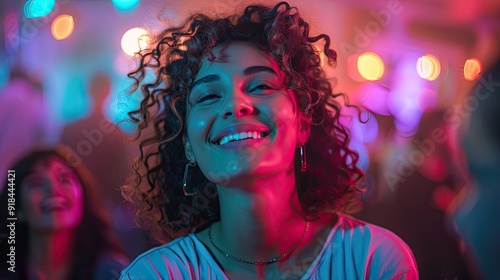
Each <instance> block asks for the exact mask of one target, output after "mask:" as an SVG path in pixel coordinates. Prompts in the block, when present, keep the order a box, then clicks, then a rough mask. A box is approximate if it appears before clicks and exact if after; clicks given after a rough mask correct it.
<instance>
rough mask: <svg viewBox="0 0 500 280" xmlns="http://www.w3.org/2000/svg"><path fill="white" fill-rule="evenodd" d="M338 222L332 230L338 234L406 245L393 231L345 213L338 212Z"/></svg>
mask: <svg viewBox="0 0 500 280" xmlns="http://www.w3.org/2000/svg"><path fill="white" fill-rule="evenodd" d="M338 217H339V219H338V222H337V223H336V225H335V227H334V231H335V232H336V233H338V234H343V235H348V236H351V237H355V238H356V239H363V240H370V241H371V242H374V241H379V242H386V243H393V244H395V245H401V246H403V247H408V245H406V243H405V242H404V241H403V240H402V239H401V238H400V237H399V236H398V235H396V234H395V233H394V232H392V231H390V230H388V229H386V228H383V227H381V226H378V225H375V224H372V223H370V222H366V221H363V220H360V219H357V218H355V217H352V216H350V215H347V214H338Z"/></svg>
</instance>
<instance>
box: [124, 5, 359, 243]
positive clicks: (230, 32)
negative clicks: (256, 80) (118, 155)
mask: <svg viewBox="0 0 500 280" xmlns="http://www.w3.org/2000/svg"><path fill="white" fill-rule="evenodd" d="M234 41H245V42H248V43H251V44H254V45H255V46H256V47H258V48H259V49H262V50H266V51H267V52H269V53H270V55H271V56H272V57H273V59H275V60H276V61H277V62H278V64H279V67H280V68H281V70H282V71H283V72H284V73H285V74H286V78H285V81H284V84H285V86H286V87H288V88H289V89H291V90H292V91H293V92H294V94H295V97H296V100H298V104H299V107H300V110H302V111H303V112H304V113H305V115H306V116H307V117H308V118H309V120H310V125H311V135H310V138H309V140H308V142H307V143H306V144H305V148H306V151H307V153H308V155H310V156H309V157H308V162H307V164H308V170H307V171H306V172H305V173H300V172H296V175H295V176H296V179H297V193H298V195H299V198H300V202H301V206H302V211H303V216H304V219H308V220H311V219H315V218H317V217H318V214H320V213H331V214H333V213H336V212H337V211H345V210H346V209H349V208H350V207H351V206H352V205H353V203H357V202H356V200H355V199H354V194H355V191H356V190H357V189H356V187H355V186H356V183H357V182H358V181H359V180H361V179H362V178H363V172H362V170H361V169H360V168H359V167H357V162H358V154H357V153H356V152H354V151H353V150H351V149H349V147H348V142H349V136H350V134H349V131H348V129H347V128H346V127H344V126H342V125H341V124H340V122H339V116H340V113H341V108H342V106H343V104H344V103H345V104H347V106H351V105H349V104H348V101H347V97H346V96H345V95H344V94H334V93H333V85H332V82H330V81H329V80H328V79H327V78H326V75H325V73H324V70H323V64H322V57H321V56H322V55H323V56H324V58H325V60H327V62H328V63H329V64H330V65H332V66H335V63H336V59H337V53H336V52H335V51H334V50H333V49H331V48H330V37H329V36H327V35H325V34H320V35H317V36H310V35H309V24H308V23H307V22H306V21H304V19H303V18H302V17H301V16H300V15H299V13H298V11H297V9H296V8H295V7H291V6H290V5H289V4H288V3H286V2H280V3H278V4H277V5H275V6H274V7H272V8H271V7H265V6H261V5H252V6H248V7H246V8H245V10H244V12H243V14H242V15H240V16H229V17H223V18H211V17H209V16H207V15H205V14H194V15H191V16H190V17H189V18H188V19H187V20H186V21H185V22H184V23H183V24H182V25H181V26H179V27H170V28H167V29H165V30H163V31H162V32H160V33H159V34H158V35H157V36H156V37H155V38H153V39H152V42H151V44H150V46H152V47H150V48H148V49H146V50H143V51H141V52H139V53H138V54H137V55H138V56H139V58H140V64H139V67H138V69H136V70H135V71H133V72H132V73H130V74H129V75H128V76H129V77H130V78H133V79H134V81H135V82H134V87H133V89H132V91H135V90H137V89H140V90H141V92H142V95H143V100H142V102H141V103H140V108H139V109H137V110H135V111H132V112H130V113H129V116H130V118H131V121H133V122H134V123H135V124H136V125H137V127H138V135H137V139H139V138H141V139H142V140H141V142H140V157H139V158H138V160H136V161H135V163H134V170H135V174H136V176H135V180H134V182H133V183H132V184H129V185H127V186H123V188H122V194H123V196H124V198H125V199H126V200H128V201H130V202H132V203H133V204H134V205H135V206H136V222H138V224H139V226H142V227H143V228H146V229H148V230H149V231H150V234H151V235H152V237H153V238H155V239H157V240H158V241H161V242H167V241H169V240H171V239H173V238H175V237H178V236H180V235H184V234H186V233H188V232H189V231H191V230H193V229H195V228H199V227H202V226H204V225H207V224H210V223H211V222H213V221H216V220H218V219H219V202H218V197H217V195H216V187H215V185H214V184H213V183H212V182H210V181H208V179H207V178H206V177H205V176H204V175H203V174H202V173H201V171H200V169H199V168H198V167H195V168H192V169H194V170H193V171H191V169H190V175H189V179H190V182H189V185H190V186H193V188H194V191H196V192H197V193H198V194H199V195H196V196H195V197H186V196H184V195H183V193H182V180H183V175H184V174H183V172H184V166H185V165H186V164H187V159H186V158H185V150H184V145H183V142H182V135H183V134H184V133H186V125H185V124H184V120H185V116H186V98H187V96H188V94H189V91H190V85H191V83H192V82H193V81H194V78H195V77H196V75H197V73H198V71H199V69H200V67H201V60H202V59H203V58H208V59H209V60H210V61H213V60H214V59H215V55H214V53H213V52H212V51H211V50H212V48H214V47H215V46H218V45H221V44H228V43H231V42H234ZM321 42H322V44H321V45H322V50H320V49H319V48H318V47H317V46H316V45H317V44H320V43H321ZM151 72H152V73H154V77H155V80H154V81H150V82H147V81H146V80H147V79H146V75H147V73H151ZM299 164H300V162H299V158H298V157H297V156H296V157H295V166H296V170H297V166H299ZM299 173H300V174H299ZM214 193H215V195H213V194H214Z"/></svg>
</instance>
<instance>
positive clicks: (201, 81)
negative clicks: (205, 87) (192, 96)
mask: <svg viewBox="0 0 500 280" xmlns="http://www.w3.org/2000/svg"><path fill="white" fill-rule="evenodd" d="M217 81H220V76H219V75H215V74H212V75H207V76H205V77H203V78H200V79H198V80H196V81H195V82H194V83H193V84H192V85H191V87H190V88H189V89H190V90H191V89H192V88H194V87H196V86H198V85H200V84H204V83H211V82H217Z"/></svg>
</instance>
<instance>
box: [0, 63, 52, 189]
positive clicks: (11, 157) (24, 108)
mask: <svg viewBox="0 0 500 280" xmlns="http://www.w3.org/2000/svg"><path fill="white" fill-rule="evenodd" d="M0 134H1V136H0V158H1V160H0V180H1V182H4V178H5V176H6V174H7V168H8V167H9V166H11V165H12V164H13V163H14V162H15V161H16V160H17V159H18V158H19V156H21V155H23V154H24V153H26V152H27V151H28V150H30V149H32V148H33V147H34V146H37V145H44V146H50V145H54V146H55V145H56V143H57V141H58V138H59V132H58V128H57V125H56V123H55V121H54V118H52V117H51V115H50V114H49V110H48V107H47V103H46V102H45V98H44V93H43V88H42V84H41V82H40V81H38V80H37V79H36V78H35V77H32V76H29V75H28V74H27V73H25V72H24V71H21V70H13V71H11V73H10V80H9V81H8V83H7V85H6V86H5V87H4V88H2V89H0ZM0 185H3V184H0ZM1 190H2V189H0V191H1Z"/></svg>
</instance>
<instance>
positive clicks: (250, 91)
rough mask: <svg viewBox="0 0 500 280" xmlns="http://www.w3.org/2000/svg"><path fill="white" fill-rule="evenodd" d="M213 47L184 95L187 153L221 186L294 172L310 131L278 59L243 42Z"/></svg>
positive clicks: (207, 175) (206, 174)
mask: <svg viewBox="0 0 500 280" xmlns="http://www.w3.org/2000/svg"><path fill="white" fill-rule="evenodd" d="M213 51H214V53H215V55H216V56H217V59H216V60H215V61H213V62H210V61H208V60H206V59H205V60H203V64H202V67H201V69H200V71H199V73H198V75H197V76H196V78H195V82H194V84H193V87H192V90H191V92H190V94H189V97H188V105H187V106H188V113H187V123H186V125H187V137H186V139H185V142H186V150H187V154H188V155H187V156H188V157H191V158H193V157H194V158H195V160H196V161H197V162H198V165H199V166H200V168H201V170H202V172H203V174H204V175H205V176H206V177H207V178H208V179H209V180H210V181H212V182H214V183H216V184H219V185H227V184H238V180H248V179H251V178H259V176H272V175H274V174H278V173H279V172H284V171H292V170H293V157H294V153H295V149H296V145H297V143H298V140H299V141H301V142H302V143H303V142H305V139H306V138H304V136H305V135H307V132H308V130H307V129H305V128H304V129H301V127H305V125H301V124H304V123H305V122H301V121H299V120H300V119H301V118H298V115H299V110H298V108H297V106H296V103H295V100H294V95H293V92H292V91H291V90H289V89H287V88H286V87H284V85H283V79H284V76H285V75H284V73H283V72H282V71H281V70H280V69H279V67H278V64H277V62H276V61H275V60H274V59H272V58H271V57H270V55H269V54H267V53H266V52H263V51H260V50H258V49H257V48H255V47H254V46H252V45H249V44H244V43H232V44H229V45H227V46H218V47H216V48H214V50H213ZM300 116H301V115H300ZM302 131H306V132H302Z"/></svg>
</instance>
